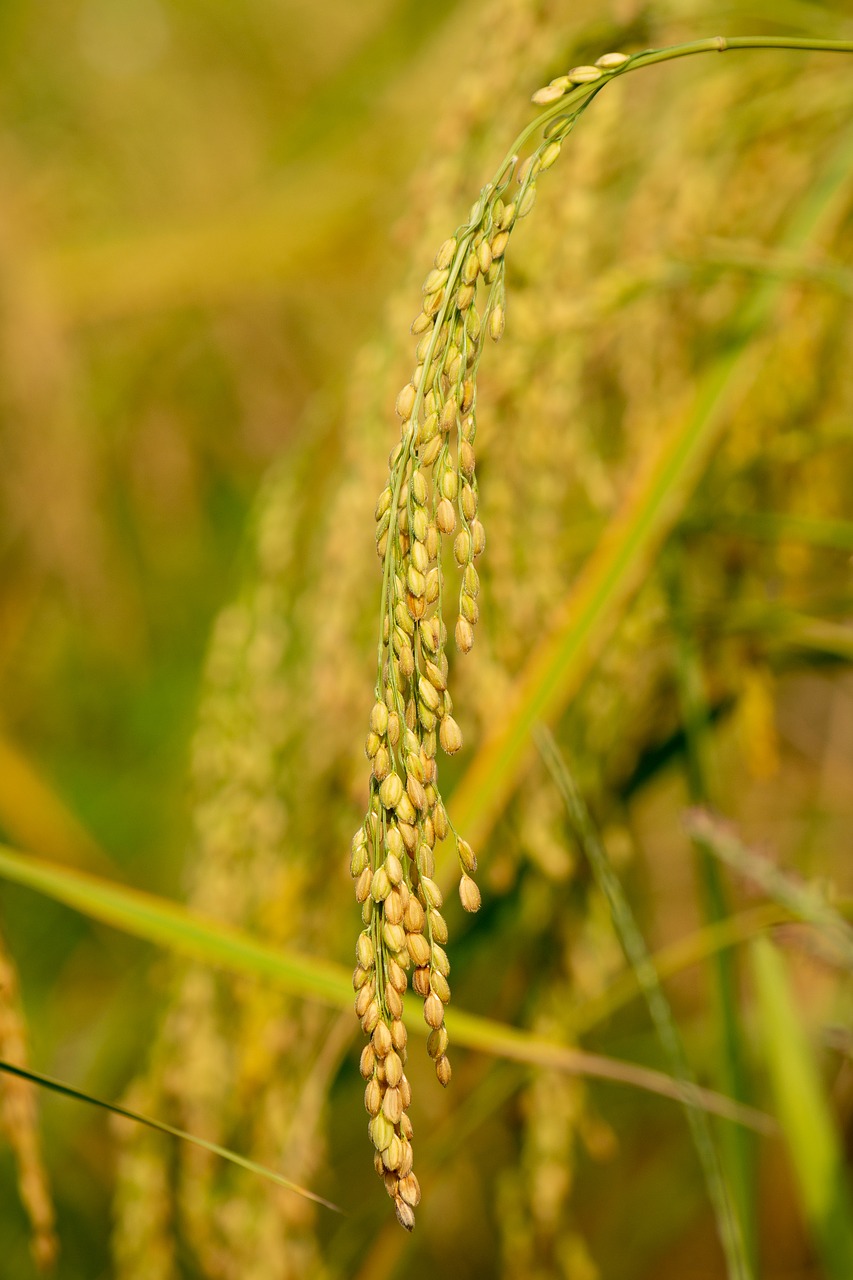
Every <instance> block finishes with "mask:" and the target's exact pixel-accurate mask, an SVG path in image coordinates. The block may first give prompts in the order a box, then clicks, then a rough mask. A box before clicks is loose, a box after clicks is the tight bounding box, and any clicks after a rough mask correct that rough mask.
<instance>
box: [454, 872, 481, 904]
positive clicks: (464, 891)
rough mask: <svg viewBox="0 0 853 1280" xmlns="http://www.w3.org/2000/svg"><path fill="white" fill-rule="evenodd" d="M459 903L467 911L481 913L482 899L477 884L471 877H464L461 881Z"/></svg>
mask: <svg viewBox="0 0 853 1280" xmlns="http://www.w3.org/2000/svg"><path fill="white" fill-rule="evenodd" d="M459 901H460V902H461V903H462V906H463V907H464V908H465V910H466V911H479V910H480V904H481V902H482V899H481V898H480V890H479V889H478V888H477V884H476V882H475V881H474V880H472V879H471V877H470V876H467V875H466V876H463V877H462V879H461V880H460V881H459Z"/></svg>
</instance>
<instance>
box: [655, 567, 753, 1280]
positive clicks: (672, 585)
mask: <svg viewBox="0 0 853 1280" xmlns="http://www.w3.org/2000/svg"><path fill="white" fill-rule="evenodd" d="M672 551H673V554H672V556H671V557H669V558H668V560H667V561H666V562H665V563H666V570H667V572H666V577H667V586H668V594H669V603H670V612H671V616H672V621H673V630H674V640H675V678H676V684H677V687H678V699H679V703H680V709H681V721H682V724H683V726H684V737H685V769H686V775H687V790H688V793H689V796H690V801H691V803H692V804H694V805H699V804H702V805H707V804H709V803H710V801H711V799H712V793H711V785H710V777H711V769H710V765H709V761H708V751H707V748H708V727H709V708H708V700H707V697H706V694H705V687H704V680H703V673H702V666H701V660H700V657H699V654H698V652H697V650H696V645H695V642H694V639H693V636H694V635H695V628H694V627H692V626H691V625H690V623H691V619H690V618H689V617H688V616H687V609H686V606H685V600H684V572H685V568H686V560H685V558H684V553H683V550H682V548H681V547H680V546H679V545H675V546H674V547H673V548H672ZM694 845H695V849H696V854H697V861H698V871H699V879H700V883H701V890H702V898H703V899H704V914H705V919H706V921H708V923H710V924H720V923H721V922H722V921H724V920H726V919H727V918H728V916H729V914H730V912H729V904H728V902H727V900H726V891H725V887H724V885H723V880H722V876H721V875H720V869H719V866H718V865H717V862H716V861H715V859H714V858H713V856H712V854H711V852H710V850H709V849H708V848H707V846H706V845H705V843H704V842H703V841H701V840H698V839H695V837H694ZM711 969H712V975H713V977H712V987H713V997H712V999H713V1004H714V1005H715V1006H716V1022H717V1025H718V1027H719V1029H720V1054H719V1063H718V1071H719V1083H720V1087H721V1088H722V1089H723V1091H724V1092H726V1093H730V1094H731V1095H732V1096H733V1097H735V1098H737V1099H738V1100H739V1101H741V1102H745V1101H747V1099H748V1097H749V1093H750V1090H749V1075H748V1070H747V1065H746V1062H745V1061H744V1053H743V1037H742V1035H741V1031H740V1027H739V1025H738V1015H737V970H736V957H735V955H734V953H733V952H731V951H728V950H723V951H719V952H718V953H717V954H716V956H714V958H713V962H712V966H711ZM742 1138H743V1139H744V1140H741V1139H742ZM720 1151H721V1157H722V1163H723V1167H724V1169H725V1170H726V1172H727V1173H728V1176H729V1181H730V1184H731V1191H732V1198H733V1199H734V1201H735V1204H736V1205H737V1209H738V1216H739V1218H740V1222H741V1226H742V1229H743V1237H744V1250H745V1252H746V1254H747V1257H748V1258H749V1260H750V1264H751V1266H752V1267H753V1269H755V1264H756V1259H757V1249H758V1242H757V1239H756V1237H755V1222H756V1214H755V1194H756V1188H755V1180H756V1163H757V1152H756V1147H755V1143H753V1142H751V1141H750V1140H749V1138H748V1137H747V1136H746V1135H745V1134H743V1135H742V1134H740V1133H738V1134H733V1133H732V1132H731V1131H730V1130H728V1129H727V1130H726V1131H725V1132H721V1133H720Z"/></svg>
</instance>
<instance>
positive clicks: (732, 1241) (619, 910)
mask: <svg viewBox="0 0 853 1280" xmlns="http://www.w3.org/2000/svg"><path fill="white" fill-rule="evenodd" d="M536 741H537V746H538V747H539V750H540V752H541V754H542V758H543V759H544V761H545V764H546V765H547V767H548V770H549V772H550V773H551V776H552V778H553V779H554V782H555V783H556V785H557V788H558V790H559V792H560V794H561V796H562V798H563V801H564V803H565V806H566V811H567V813H568V815H569V822H570V824H571V827H572V829H573V831H574V834H575V837H576V839H577V841H578V843H579V845H580V847H581V848H582V850H583V852H584V854H585V856H586V858H587V860H588V861H589V864H590V868H591V870H592V873H593V876H594V878H595V882H596V884H597V885H598V888H599V890H600V892H601V893H602V894H603V895H604V897H605V898H606V900H607V904H608V906H609V908H610V913H611V916H612V918H613V924H614V927H615V929H616V932H617V934H618V936H619V941H620V942H621V944H622V949H623V950H624V952H625V955H626V957H627V959H628V961H629V962H630V964H631V967H632V968H633V970H634V972H635V974H636V975H637V982H638V983H639V985H640V987H641V989H642V992H643V995H644V997H645V999H646V1004H647V1005H648V1009H649V1013H650V1014H651V1017H652V1021H653V1023H654V1025H655V1030H656V1032H657V1035H658V1039H659V1040H660V1043H661V1047H662V1048H663V1051H664V1053H665V1055H666V1057H667V1059H668V1060H669V1064H670V1069H671V1070H672V1072H673V1075H674V1076H675V1077H676V1078H677V1079H678V1080H679V1082H680V1083H681V1085H682V1088H683V1094H682V1098H683V1101H684V1103H685V1111H686V1115H687V1122H688V1124H689V1126H690V1132H691V1135H692V1137H693V1143H694V1146H695V1148H696V1153H697V1155H698V1157H699V1163H700V1165H701V1167H702V1172H703V1174H704V1177H705V1185H706V1187H707V1191H708V1198H709V1199H710V1201H711V1204H712V1206H713V1209H714V1216H715V1218H716V1222H717V1231H718V1233H719V1237H720V1243H721V1245H722V1248H723V1253H724V1254H725V1257H726V1271H727V1275H728V1277H729V1280H750V1277H751V1276H752V1269H751V1266H750V1263H749V1260H748V1257H747V1253H746V1250H745V1247H744V1238H743V1230H742V1226H741V1222H740V1217H739V1212H738V1209H739V1206H738V1205H737V1203H736V1201H735V1200H734V1198H733V1196H732V1195H731V1192H730V1190H729V1186H728V1184H727V1181H726V1177H725V1173H724V1170H723V1166H722V1163H721V1161H720V1156H719V1153H718V1151H717V1147H716V1145H715V1143H714V1137H713V1133H712V1131H711V1126H710V1122H709V1120H708V1117H707V1115H706V1114H705V1113H704V1112H703V1111H701V1110H699V1109H698V1108H697V1107H696V1105H695V1103H694V1105H691V1104H690V1100H691V1098H695V1096H696V1092H697V1085H696V1082H695V1079H694V1077H693V1072H692V1071H691V1069H690V1065H689V1063H688V1061H687V1056H686V1054H685V1052H684V1046H683V1044H682V1042H681V1036H680V1035H679V1032H678V1028H677V1027H676V1025H675V1020H674V1018H673V1016H672V1010H671V1009H670V1006H669V1001H668V1000H667V998H666V996H665V995H664V992H663V988H662V987H661V985H660V981H659V980H658V975H657V972H656V970H655V967H654V964H653V963H652V958H651V956H650V955H649V951H648V948H647V947H646V943H645V940H644V938H643V935H642V933H641V932H640V929H639V927H638V925H637V922H636V920H635V919H634V913H633V912H632V910H631V906H630V904H629V902H628V899H627V897H626V896H625V893H624V892H623V890H622V885H621V883H620V881H619V877H618V876H617V875H616V873H615V871H614V870H613V868H612V866H611V865H610V862H609V860H608V857H607V854H606V852H605V850H604V846H603V845H602V843H601V840H600V838H599V835H598V832H597V830H596V829H595V827H594V825H593V822H592V818H591V817H590V814H589V811H588V810H587V807H586V804H585V803H584V800H583V797H582V796H581V794H580V792H579V791H578V789H577V787H576V785H575V783H574V780H573V779H572V777H571V775H570V773H569V770H568V769H567V767H566V763H565V761H564V760H563V757H562V755H561V754H560V750H559V748H558V747H557V744H556V742H555V741H554V739H553V737H552V736H551V734H550V732H549V731H548V730H547V729H546V728H544V726H539V727H538V729H537V731H536Z"/></svg>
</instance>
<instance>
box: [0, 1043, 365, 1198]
mask: <svg viewBox="0 0 853 1280" xmlns="http://www.w3.org/2000/svg"><path fill="white" fill-rule="evenodd" d="M0 1071H4V1072H5V1073H6V1075H9V1076H18V1077H20V1079H21V1080H29V1081H30V1083H31V1084H37V1085H40V1086H41V1088H42V1089H50V1090H51V1091H52V1092H53V1093H58V1094H61V1095H62V1097H64V1098H73V1099H74V1100H75V1101H77V1102H88V1104H89V1105H90V1106H91V1107H100V1108H101V1109H102V1110H103V1111H111V1112H112V1113H113V1115H116V1116H121V1117H122V1118H123V1119H125V1120H133V1121H134V1123H135V1124H144V1125H147V1127H148V1128H149V1129H156V1130H158V1132H159V1133H166V1134H168V1135H169V1137H170V1138H179V1139H180V1140H181V1142H191V1143H192V1144H193V1146H196V1147H203V1148H204V1149H205V1151H210V1152H212V1153H213V1155H215V1156H221V1158H222V1159H223V1160H230V1162H231V1164H238V1165H239V1166H240V1168H241V1169H248V1171H249V1173H258V1174H260V1175H261V1176H262V1177H264V1178H269V1180H270V1181H271V1182H277V1183H278V1185H279V1186H280V1187H284V1188H285V1189H286V1190H287V1191H293V1192H295V1193H296V1195H298V1196H303V1197H304V1198H305V1199H306V1200H313V1201H314V1203H315V1204H321V1205H323V1206H324V1208H326V1209H332V1210H334V1212H335V1213H343V1209H341V1208H340V1206H339V1205H336V1204H333V1203H332V1201H331V1200H326V1199H324V1197H323V1196H318V1195H317V1194H316V1192H314V1191H309V1190H308V1189H307V1188H306V1187H300V1186H299V1184H298V1183H297V1182H291V1181H290V1179H289V1178H285V1177H283V1176H282V1174H280V1173H276V1172H275V1170H274V1169H270V1168H268V1167H267V1166H266V1165H265V1164H258V1163H257V1161H256V1160H249V1159H248V1158H247V1157H246V1156H241V1155H238V1154H237V1152H236V1151H230V1150H229V1149H228V1148H227V1147H220V1146H219V1145H218V1143H216V1142H208V1141H207V1140H206V1139H205V1138H197V1137H196V1136H195V1135H194V1134H192V1133H187V1132H186V1131H185V1130H184V1129H176V1128H175V1127H174V1126H173V1125H171V1124H166V1123H165V1122H164V1121H163V1120H154V1119H152V1117H151V1116H143V1115H140V1113H139V1112H138V1111H131V1110H130V1108H129V1107H122V1106H119V1104H118V1103H116V1102H105V1101H104V1100H103V1098H95V1097H93V1096H92V1094H90V1093H83V1092H82V1090H80V1089H75V1088H73V1087H72V1086H71V1085H70V1084H65V1082H64V1081H62V1080H55V1079H54V1078H53V1076H45V1075H42V1073H41V1072H40V1071H28V1070H27V1069H26V1068H25V1067H18V1066H15V1064H14V1063H12V1062H4V1061H3V1060H2V1059H0Z"/></svg>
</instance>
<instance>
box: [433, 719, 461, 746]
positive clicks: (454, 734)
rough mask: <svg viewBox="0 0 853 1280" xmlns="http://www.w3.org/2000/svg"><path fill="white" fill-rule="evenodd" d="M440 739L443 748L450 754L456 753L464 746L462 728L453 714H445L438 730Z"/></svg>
mask: <svg viewBox="0 0 853 1280" xmlns="http://www.w3.org/2000/svg"><path fill="white" fill-rule="evenodd" d="M438 740H439V742H440V743H441V746H442V750H444V751H446V752H447V754H448V755H449V756H452V755H455V754H456V752H457V751H458V750H459V748H460V747H461V746H462V730H461V729H460V728H459V725H458V724H457V723H456V721H455V720H454V719H453V716H445V717H444V719H443V720H442V722H441V725H440V727H439V730H438Z"/></svg>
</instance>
